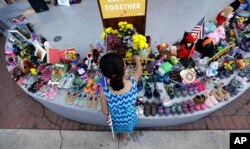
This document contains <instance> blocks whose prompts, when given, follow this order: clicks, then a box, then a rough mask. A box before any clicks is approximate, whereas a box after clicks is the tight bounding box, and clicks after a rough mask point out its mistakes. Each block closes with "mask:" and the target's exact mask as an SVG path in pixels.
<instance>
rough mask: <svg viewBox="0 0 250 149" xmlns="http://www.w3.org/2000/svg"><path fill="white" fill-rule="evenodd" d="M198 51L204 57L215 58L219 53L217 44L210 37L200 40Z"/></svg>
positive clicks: (197, 44)
mask: <svg viewBox="0 0 250 149" xmlns="http://www.w3.org/2000/svg"><path fill="white" fill-rule="evenodd" d="M196 50H197V51H198V52H199V53H201V54H202V57H213V56H214V55H215V54H216V52H217V50H216V43H215V41H214V40H212V39H210V38H208V37H206V38H204V39H199V40H198V41H197V43H196Z"/></svg>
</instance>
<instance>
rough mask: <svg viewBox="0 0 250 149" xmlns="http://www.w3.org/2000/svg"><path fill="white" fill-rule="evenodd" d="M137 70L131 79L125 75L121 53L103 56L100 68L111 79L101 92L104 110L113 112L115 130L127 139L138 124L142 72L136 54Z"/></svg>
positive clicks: (104, 111)
mask: <svg viewBox="0 0 250 149" xmlns="http://www.w3.org/2000/svg"><path fill="white" fill-rule="evenodd" d="M133 58H134V61H135V63H136V71H135V73H134V75H133V76H131V77H130V78H129V79H126V78H125V77H124V75H125V64H124V62H123V59H122V57H121V56H120V55H118V54H115V53H108V54H106V55H104V56H103V57H102V58H101V61H100V69H101V72H102V73H103V75H104V76H105V77H107V78H108V79H110V86H106V87H103V90H102V91H101V93H100V96H101V103H102V104H101V105H102V112H103V114H105V115H108V113H109V112H110V113H111V118H112V124H113V128H114V132H115V133H116V134H118V133H120V134H121V138H122V139H125V138H126V136H127V135H128V133H132V132H133V129H134V127H135V126H136V124H137V116H136V109H135V102H136V98H137V96H138V90H137V82H138V80H139V78H140V76H141V74H142V66H141V62H140V57H139V56H134V57H133Z"/></svg>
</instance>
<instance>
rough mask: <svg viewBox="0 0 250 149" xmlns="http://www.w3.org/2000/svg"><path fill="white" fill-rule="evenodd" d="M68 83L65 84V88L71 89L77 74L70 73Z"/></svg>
mask: <svg viewBox="0 0 250 149" xmlns="http://www.w3.org/2000/svg"><path fill="white" fill-rule="evenodd" d="M66 80H67V81H66V83H65V84H64V85H63V88H65V89H69V88H71V87H72V85H73V82H74V80H75V75H74V74H73V73H69V75H68V76H67V79H66Z"/></svg>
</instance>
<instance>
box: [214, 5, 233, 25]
mask: <svg viewBox="0 0 250 149" xmlns="http://www.w3.org/2000/svg"><path fill="white" fill-rule="evenodd" d="M233 11H234V8H233V7H232V6H227V7H226V8H224V9H223V10H222V11H221V12H220V13H219V14H218V15H217V17H216V21H217V25H218V26H225V25H227V24H228V20H230V19H231V18H232V17H233Z"/></svg>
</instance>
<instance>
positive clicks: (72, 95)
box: [64, 91, 78, 105]
mask: <svg viewBox="0 0 250 149" xmlns="http://www.w3.org/2000/svg"><path fill="white" fill-rule="evenodd" d="M77 97H78V93H77V92H70V91H68V92H67V95H66V96H65V98H64V102H65V103H66V104H70V105H72V104H73V103H74V101H75V100H76V98H77Z"/></svg>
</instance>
